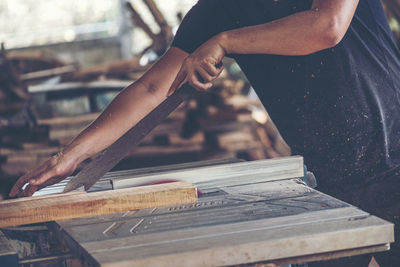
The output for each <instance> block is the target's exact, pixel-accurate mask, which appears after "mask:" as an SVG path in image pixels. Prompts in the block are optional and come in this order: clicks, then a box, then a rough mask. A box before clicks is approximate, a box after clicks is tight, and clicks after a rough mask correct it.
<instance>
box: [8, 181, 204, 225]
mask: <svg viewBox="0 0 400 267" xmlns="http://www.w3.org/2000/svg"><path fill="white" fill-rule="evenodd" d="M196 201H197V192H196V188H195V187H194V186H193V185H192V184H189V183H186V182H174V183H168V184H159V185H151V186H143V187H134V188H127V189H120V190H109V191H101V192H94V193H84V192H83V193H82V192H70V193H66V194H53V195H46V196H38V197H27V198H20V199H11V200H4V201H1V202H0V218H1V220H0V227H7V226H15V225H22V224H31V223H37V222H46V221H53V220H63V219H71V218H79V217H86V216H96V215H103V214H110V213H115V212H124V211H129V210H137V209H145V208H153V207H159V206H168V205H174V204H183V203H193V202H196Z"/></svg>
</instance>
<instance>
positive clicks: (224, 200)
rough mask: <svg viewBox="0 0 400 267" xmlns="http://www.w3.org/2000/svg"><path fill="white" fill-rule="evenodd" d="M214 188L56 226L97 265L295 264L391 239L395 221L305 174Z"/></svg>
mask: <svg viewBox="0 0 400 267" xmlns="http://www.w3.org/2000/svg"><path fill="white" fill-rule="evenodd" d="M213 168H214V167H209V169H213ZM248 171H249V172H250V173H251V169H249V170H248ZM210 173H211V174H212V172H210ZM242 174H243V173H242ZM267 174H268V173H267ZM267 176H268V175H267ZM249 178H250V177H249ZM244 179H245V178H244ZM214 185H215V183H214V182H212V181H209V184H208V185H207V184H203V187H202V188H203V189H202V190H203V195H202V196H201V197H200V198H199V201H198V203H196V204H189V205H188V204H184V205H173V206H168V207H163V208H153V209H144V210H139V211H136V212H125V213H118V214H112V215H105V216H97V217H89V218H81V219H72V220H65V221H57V222H56V223H55V224H54V225H53V226H54V231H55V232H56V233H58V234H59V235H60V236H61V237H62V240H64V241H66V242H67V244H69V247H70V248H71V250H72V251H73V252H74V253H75V255H76V257H78V258H81V259H84V263H85V264H88V265H93V266H165V264H166V263H168V265H169V266H225V265H238V264H247V263H256V262H263V263H282V262H286V263H295V262H298V261H299V259H301V260H305V259H306V260H310V261H313V260H321V259H330V258H335V257H340V256H348V255H357V254H361V253H370V252H376V251H382V250H387V249H388V248H389V245H388V243H390V242H393V225H392V224H390V223H388V222H386V221H384V220H381V219H379V218H376V217H374V216H371V215H370V214H368V213H366V212H363V211H361V210H359V209H357V208H355V207H353V206H351V205H349V204H347V203H344V202H342V201H340V200H337V199H335V198H332V197H330V196H327V195H324V194H322V193H320V192H318V191H316V190H313V189H311V188H309V187H307V186H306V185H305V184H304V183H303V182H302V181H301V180H300V179H296V178H295V179H281V180H279V179H276V180H273V179H271V177H267V179H266V181H263V182H257V183H248V184H244V183H242V184H239V185H237V184H236V180H235V178H233V179H232V183H231V182H230V180H229V179H228V180H225V185H217V186H214ZM288 260H289V262H288Z"/></svg>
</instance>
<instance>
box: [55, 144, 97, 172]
mask: <svg viewBox="0 0 400 267" xmlns="http://www.w3.org/2000/svg"><path fill="white" fill-rule="evenodd" d="M60 153H61V154H62V157H63V159H64V160H65V161H66V162H70V163H71V164H73V165H75V166H78V165H79V164H80V163H81V162H82V161H84V160H86V159H88V158H89V157H90V154H89V153H88V151H87V150H86V149H84V146H81V145H77V144H74V142H72V143H70V144H69V145H68V146H66V147H65V148H64V149H63V150H62V151H61V152H60Z"/></svg>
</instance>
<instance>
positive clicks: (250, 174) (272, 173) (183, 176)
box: [112, 156, 304, 189]
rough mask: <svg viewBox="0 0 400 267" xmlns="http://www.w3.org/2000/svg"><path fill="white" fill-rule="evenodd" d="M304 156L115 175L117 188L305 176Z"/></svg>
mask: <svg viewBox="0 0 400 267" xmlns="http://www.w3.org/2000/svg"><path fill="white" fill-rule="evenodd" d="M303 176H304V169H303V158H302V157H300V156H292V157H286V158H276V159H268V160H258V161H248V162H239V163H232V164H226V165H223V166H211V167H204V168H196V169H188V170H181V171H171V172H166V173H162V174H154V175H146V176H143V177H131V178H126V177H123V178H113V179H112V183H113V188H115V189H120V188H127V187H132V186H139V185H143V184H147V183H150V182H156V181H160V180H164V179H177V180H182V181H186V182H189V183H192V184H195V185H196V186H198V187H199V188H200V189H204V188H210V187H216V186H226V185H241V184H249V183H258V182H266V181H274V180H282V179H288V178H293V177H303Z"/></svg>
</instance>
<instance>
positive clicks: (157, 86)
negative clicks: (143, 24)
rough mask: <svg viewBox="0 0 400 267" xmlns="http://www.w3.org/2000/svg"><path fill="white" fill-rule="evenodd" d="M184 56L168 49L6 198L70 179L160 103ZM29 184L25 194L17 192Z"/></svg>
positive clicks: (31, 192)
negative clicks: (70, 176) (87, 125)
mask: <svg viewBox="0 0 400 267" xmlns="http://www.w3.org/2000/svg"><path fill="white" fill-rule="evenodd" d="M187 56H188V54H187V53H185V52H183V51H182V50H179V49H176V48H171V49H169V50H168V52H166V54H165V55H164V56H163V57H162V58H161V59H160V60H159V61H158V62H157V63H155V64H154V65H153V66H152V67H151V69H150V70H149V71H148V72H146V73H145V74H144V75H143V76H142V77H141V78H140V79H139V80H138V81H136V82H134V83H133V84H131V85H130V86H128V87H127V88H125V89H124V90H123V91H122V92H121V93H120V94H118V96H117V97H116V98H115V99H114V100H113V101H112V102H111V103H110V105H109V106H108V107H107V108H106V109H105V110H104V111H103V113H102V114H101V115H100V116H99V117H98V118H97V119H96V120H95V121H94V122H93V123H92V124H91V125H90V126H89V127H88V128H86V129H85V130H84V131H82V132H81V133H80V134H79V135H78V136H77V137H76V138H75V139H74V140H73V141H72V142H71V143H70V144H69V145H67V146H66V147H65V148H64V150H63V151H62V152H60V153H58V154H57V155H56V156H54V157H52V158H50V159H49V160H47V161H46V162H45V163H43V164H42V165H41V166H39V167H38V168H37V169H35V170H33V171H31V172H29V173H27V174H26V175H24V176H22V177H21V178H20V179H19V180H18V181H17V182H16V184H15V185H14V187H13V188H12V190H11V192H10V196H16V195H17V194H19V195H21V196H31V195H32V194H33V193H34V192H35V191H36V190H38V189H40V188H43V187H45V186H48V185H50V184H54V183H57V182H59V181H61V180H62V179H64V178H65V177H67V176H68V175H71V174H72V172H73V171H74V170H75V169H76V167H77V166H78V164H79V163H81V162H82V161H83V160H85V159H87V158H89V157H91V156H93V155H95V154H96V153H98V152H100V151H102V150H103V149H105V148H107V147H108V146H109V145H111V144H112V143H114V142H115V141H116V140H117V139H118V138H119V137H121V136H122V135H123V134H124V133H125V132H126V131H128V130H129V129H130V128H131V127H133V126H134V125H135V124H136V123H137V122H139V121H140V120H141V119H142V118H143V117H144V116H146V115H147V114H148V113H149V112H150V111H151V110H153V109H154V108H155V107H156V106H157V105H158V104H160V103H161V102H162V101H163V100H164V99H165V95H166V94H167V91H168V89H169V87H170V86H171V84H172V81H173V80H174V78H175V76H176V74H177V73H178V71H179V68H180V66H181V65H182V62H183V60H184V59H185V58H186V57H187ZM28 182H29V185H28V186H27V187H26V189H25V190H23V191H21V188H22V187H23V186H24V185H25V184H26V183H28Z"/></svg>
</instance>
